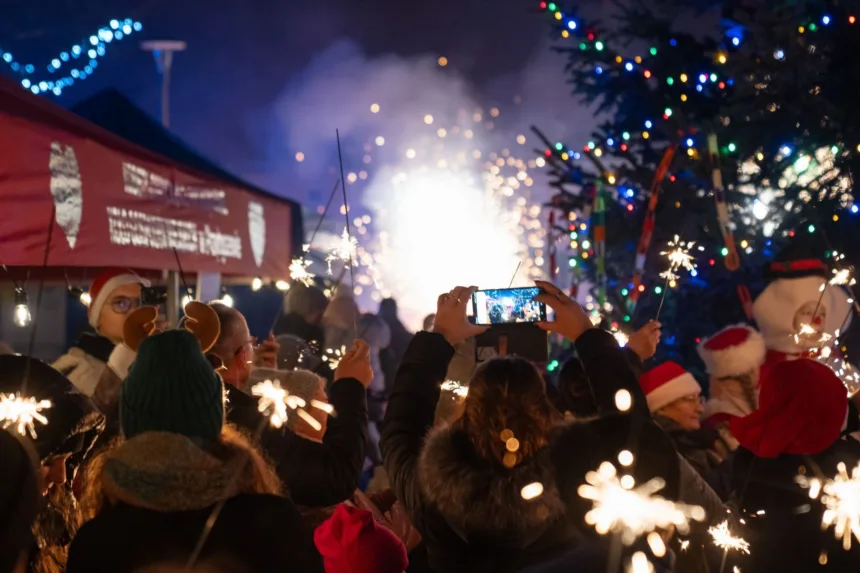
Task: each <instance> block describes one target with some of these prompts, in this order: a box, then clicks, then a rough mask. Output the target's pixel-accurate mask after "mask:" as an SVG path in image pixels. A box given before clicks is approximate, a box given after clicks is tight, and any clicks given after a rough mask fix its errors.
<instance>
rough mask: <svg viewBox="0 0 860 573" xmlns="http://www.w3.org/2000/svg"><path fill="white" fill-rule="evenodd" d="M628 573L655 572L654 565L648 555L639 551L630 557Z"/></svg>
mask: <svg viewBox="0 0 860 573" xmlns="http://www.w3.org/2000/svg"><path fill="white" fill-rule="evenodd" d="M626 569H627V571H626V573H654V566H653V565H652V564H651V562H650V561H648V556H647V555H645V554H644V553H642V552H641V551H637V552H636V553H634V554H633V556H632V557H631V558H630V565H628V566H627V568H626Z"/></svg>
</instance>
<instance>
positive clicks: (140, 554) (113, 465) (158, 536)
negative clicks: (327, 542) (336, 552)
mask: <svg viewBox="0 0 860 573" xmlns="http://www.w3.org/2000/svg"><path fill="white" fill-rule="evenodd" d="M106 456H107V457H106V459H105V462H104V466H103V469H102V472H101V474H100V475H99V476H98V477H99V479H100V480H101V481H100V484H101V487H102V488H103V489H104V493H105V495H106V497H107V499H108V500H111V504H110V505H108V506H107V507H105V508H103V509H102V510H101V511H100V513H99V514H98V515H97V516H96V517H95V518H94V519H92V520H90V521H88V522H87V523H85V524H84V525H83V527H82V528H81V529H80V530H79V531H78V534H77V535H76V536H75V539H74V541H73V542H72V545H71V547H70V549H69V559H68V565H67V573H125V572H128V573H131V572H132V571H135V570H137V569H138V568H142V567H146V566H154V565H156V564H164V563H170V564H173V565H180V566H182V565H184V564H185V563H186V562H187V560H188V559H189V557H190V555H191V554H192V552H193V551H194V548H195V547H196V545H197V543H198V540H199V539H200V537H201V533H202V532H203V530H204V527H205V525H206V522H207V520H208V519H209V517H210V516H211V515H212V512H213V510H214V509H215V508H216V507H218V506H219V504H223V505H222V509H221V512H220V514H218V517H217V519H216V520H215V523H214V527H213V528H212V530H211V534H210V535H209V537H208V539H207V541H206V543H205V544H204V546H203V549H202V552H201V554H200V562H212V563H215V562H217V563H230V564H231V565H232V566H233V567H234V570H236V571H249V572H254V573H258V572H263V573H265V572H272V573H275V572H278V573H280V572H282V571H284V570H285V567H287V566H289V567H290V568H291V569H294V570H295V571H310V572H321V571H322V563H321V558H320V557H319V554H318V553H317V552H316V549H315V547H314V544H313V537H312V535H313V532H312V531H311V530H310V529H309V528H308V527H307V526H306V525H305V523H304V522H303V520H302V517H301V514H300V513H299V511H298V509H297V508H296V507H295V505H294V504H293V503H292V502H291V501H290V500H289V499H286V498H283V497H280V496H275V495H267V494H239V495H236V493H235V492H236V488H237V487H238V483H239V482H238V480H236V475H237V473H238V472H241V471H243V468H244V467H245V464H246V463H247V461H246V459H245V457H244V456H236V457H234V458H231V459H228V460H225V461H222V460H221V459H219V458H216V457H214V456H212V455H211V454H209V453H207V452H206V451H205V450H202V449H201V448H199V447H198V446H197V445H196V444H195V443H194V442H192V441H191V440H189V439H188V438H186V437H184V436H180V435H178V434H170V433H167V432H147V433H143V434H140V435H138V436H135V437H134V438H132V439H130V440H128V441H126V442H123V443H122V444H121V445H120V446H119V447H118V448H116V449H115V450H112V451H111V452H109V453H108V454H106Z"/></svg>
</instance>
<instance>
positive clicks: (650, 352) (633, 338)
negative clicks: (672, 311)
mask: <svg viewBox="0 0 860 573" xmlns="http://www.w3.org/2000/svg"><path fill="white" fill-rule="evenodd" d="M661 326H662V325H661V324H660V323H659V322H657V321H656V320H649V321H648V324H646V325H645V326H643V327H642V328H640V329H639V330H637V331H636V332H634V333H633V334H631V335H630V338H629V339H628V340H627V346H628V347H629V348H630V349H631V350H633V352H635V353H636V354H637V355H638V356H639V358H641V359H642V360H648V359H649V358H651V357H652V356H654V353H655V352H657V345H658V344H660V328H661Z"/></svg>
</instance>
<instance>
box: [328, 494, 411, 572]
mask: <svg viewBox="0 0 860 573" xmlns="http://www.w3.org/2000/svg"><path fill="white" fill-rule="evenodd" d="M314 544H316V546H317V550H318V551H319V553H320V555H322V558H323V563H324V566H325V572H326V573H341V572H343V573H403V571H406V568H407V567H408V566H409V559H408V558H407V556H406V547H405V546H404V545H403V542H402V541H400V539H398V537H397V536H396V535H394V533H392V532H391V531H389V530H388V529H386V528H385V527H383V526H381V525H379V524H378V523H376V521H375V520H374V519H373V515H372V514H371V513H370V512H369V511H367V510H364V509H358V508H357V507H353V506H350V505H346V504H343V503H342V504H340V505H338V506H337V509H335V510H334V513H333V514H332V516H331V517H330V518H328V519H327V520H326V521H324V522H323V524H322V525H320V526H319V527H317V529H316V531H315V532H314Z"/></svg>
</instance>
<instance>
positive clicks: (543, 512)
mask: <svg viewBox="0 0 860 573" xmlns="http://www.w3.org/2000/svg"><path fill="white" fill-rule="evenodd" d="M418 472H419V481H420V484H421V492H422V494H423V497H424V499H425V500H427V501H428V502H430V503H431V504H433V505H434V506H436V508H437V509H438V511H439V512H440V513H441V514H442V515H443V516H444V517H445V518H446V520H447V521H448V523H449V524H450V525H451V526H452V528H453V529H454V530H455V531H457V533H458V534H459V535H460V536H461V537H464V538H465V537H468V536H470V535H490V536H501V537H505V538H511V539H512V540H515V541H513V542H519V543H521V544H522V545H526V544H528V543H530V541H532V540H534V539H537V538H538V537H539V536H540V535H541V534H542V533H543V532H545V531H546V530H547V529H549V527H550V526H552V525H553V524H554V523H555V522H557V521H558V519H559V518H560V517H561V516H562V515H563V514H564V505H563V503H562V501H561V498H560V496H559V493H558V489H557V488H556V485H555V479H554V471H553V469H552V466H551V464H550V462H549V460H548V456H547V455H545V454H541V455H538V456H536V457H534V458H532V459H531V460H529V461H528V462H526V463H524V464H520V465H519V466H517V467H515V468H513V469H507V468H504V467H502V466H501V465H500V464H498V463H496V462H492V461H488V460H484V459H481V458H479V457H478V456H477V454H476V453H475V451H474V449H473V447H472V445H471V442H470V441H469V438H468V437H467V436H466V434H465V433H464V432H463V431H461V430H456V429H452V428H450V427H447V426H442V427H439V428H436V429H434V430H432V431H431V432H430V434H429V435H428V436H427V439H426V440H425V442H424V448H423V450H422V452H421V457H420V459H419V462H418ZM534 482H540V483H541V484H543V486H544V491H543V494H542V495H541V496H540V497H538V498H537V499H533V500H529V501H526V500H524V499H523V498H522V496H521V495H520V490H521V489H522V488H523V487H524V486H526V485H528V484H530V483H534Z"/></svg>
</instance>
